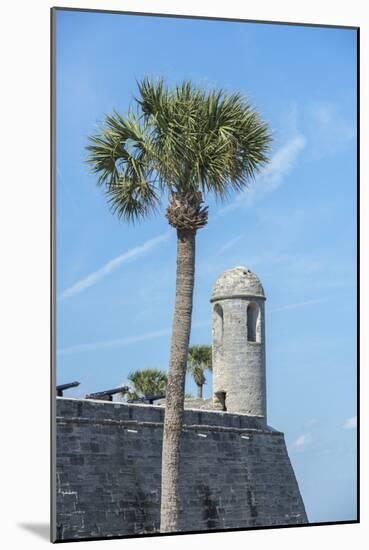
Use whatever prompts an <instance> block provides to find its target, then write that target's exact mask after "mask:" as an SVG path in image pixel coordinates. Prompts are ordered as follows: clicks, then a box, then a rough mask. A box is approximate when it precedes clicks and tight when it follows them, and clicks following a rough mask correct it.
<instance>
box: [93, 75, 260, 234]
mask: <svg viewBox="0 0 369 550" xmlns="http://www.w3.org/2000/svg"><path fill="white" fill-rule="evenodd" d="M138 92H139V93H138V97H137V98H136V106H137V109H136V111H135V112H133V110H130V111H129V113H128V115H127V116H126V117H125V118H124V117H122V116H121V115H120V114H119V113H117V112H116V111H115V112H114V113H113V114H112V115H109V116H107V117H106V119H105V123H104V125H103V127H102V129H101V131H100V132H99V133H98V134H97V135H95V136H92V137H90V138H89V139H90V144H89V146H88V147H87V149H88V151H89V156H88V159H87V160H88V163H89V164H90V165H91V166H92V170H93V172H95V173H97V174H98V184H100V185H104V186H105V188H106V192H107V194H108V200H109V203H110V206H111V208H112V209H113V211H114V212H115V213H116V214H117V215H118V216H119V217H122V218H125V219H127V220H136V219H138V218H142V217H145V216H147V215H149V214H150V213H152V212H153V211H155V210H156V209H157V207H158V206H159V205H160V202H161V198H162V196H163V195H165V194H169V198H170V200H171V203H172V205H173V208H172V211H171V210H170V209H169V212H168V213H167V217H168V221H169V223H170V224H171V225H173V226H174V227H176V228H180V227H182V228H188V227H193V228H194V229H199V228H200V227H203V225H205V224H206V222H207V211H206V210H207V209H206V208H201V206H200V204H201V202H202V198H203V196H204V195H205V194H206V193H208V192H214V193H215V194H216V195H217V196H218V197H224V196H226V195H227V194H228V193H229V192H230V191H231V190H232V189H236V190H237V189H240V188H242V187H244V186H245V185H247V183H248V181H249V180H250V179H252V178H253V177H254V176H255V174H256V173H257V171H258V170H259V169H260V167H261V166H262V165H263V164H265V163H266V162H267V160H268V159H267V152H268V147H269V143H270V141H271V137H270V133H269V130H268V126H267V124H266V123H264V122H263V121H261V119H260V117H259V115H258V114H257V113H256V111H255V110H254V109H253V108H252V107H251V106H250V105H249V104H248V103H247V102H246V100H245V99H244V98H243V97H242V96H241V95H240V94H239V93H226V92H225V91H223V90H210V91H205V90H203V89H201V88H198V87H196V86H195V85H193V84H192V83H191V82H188V81H187V82H184V83H183V84H182V85H178V86H176V87H174V88H173V89H169V88H168V87H167V86H165V85H164V82H163V81H162V80H157V81H156V82H153V81H151V80H149V79H147V78H145V79H144V80H143V81H142V82H141V83H138Z"/></svg>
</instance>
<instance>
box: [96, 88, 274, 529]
mask: <svg viewBox="0 0 369 550" xmlns="http://www.w3.org/2000/svg"><path fill="white" fill-rule="evenodd" d="M270 142H271V135H270V132H269V128H268V125H267V124H266V123H265V122H263V121H262V120H261V119H260V117H259V115H258V113H257V112H256V111H255V110H254V109H253V108H252V107H251V106H250V104H249V103H247V102H246V100H245V99H244V98H243V97H242V95H241V94H239V93H227V92H225V91H223V90H216V89H214V90H204V89H202V88H199V87H196V86H195V85H193V84H192V83H191V82H188V81H187V82H183V83H182V84H181V85H177V86H175V87H173V88H169V87H168V86H166V85H165V84H164V82H163V81H162V80H157V81H152V80H150V79H148V78H145V79H143V80H142V81H141V82H139V83H138V96H137V97H136V109H135V111H133V110H130V111H129V112H128V114H127V115H126V116H125V117H123V116H122V115H120V114H119V113H118V112H116V111H114V112H113V113H112V114H111V115H108V116H107V117H106V119H105V122H104V124H103V126H102V128H101V131H100V132H99V133H98V134H96V135H95V136H93V137H91V138H90V145H89V146H88V150H89V158H88V162H89V163H90V165H91V167H92V170H93V172H95V173H96V174H98V179H97V183H98V184H99V185H101V186H103V187H104V188H105V190H106V194H107V199H108V201H109V204H110V206H111V208H112V210H113V212H115V213H116V214H117V215H118V216H119V217H120V218H123V219H125V220H127V221H135V220H137V219H140V218H144V217H146V216H148V215H149V214H151V213H153V212H154V211H156V210H157V209H158V207H159V206H160V204H161V201H162V200H163V199H168V205H167V208H166V218H167V220H168V223H169V224H170V225H171V226H172V227H173V228H174V229H175V230H176V233H177V270H176V295H175V306H174V317H173V326H172V339H171V348H170V359H169V371H168V385H167V392H166V410H165V419H164V433H163V453H162V486H161V526H160V529H161V531H162V532H173V531H178V530H179V497H178V494H179V491H178V488H179V452H180V434H181V429H182V419H183V402H184V386H185V375H186V364H187V355H188V345H189V338H190V331H191V316H192V299H193V288H194V277H195V238H196V232H197V231H198V230H199V229H201V228H203V227H204V226H205V225H206V224H207V221H208V208H207V206H204V203H203V201H204V198H205V196H206V195H207V194H213V195H215V196H216V197H218V198H221V199H222V198H224V197H226V196H227V195H228V194H229V193H230V192H231V191H232V190H236V191H238V190H241V189H244V188H245V186H247V184H248V182H249V181H250V180H251V179H253V178H254V176H255V174H256V173H257V172H258V170H259V169H260V168H261V167H262V166H263V165H264V164H265V163H266V162H267V161H268V149H269V144H270Z"/></svg>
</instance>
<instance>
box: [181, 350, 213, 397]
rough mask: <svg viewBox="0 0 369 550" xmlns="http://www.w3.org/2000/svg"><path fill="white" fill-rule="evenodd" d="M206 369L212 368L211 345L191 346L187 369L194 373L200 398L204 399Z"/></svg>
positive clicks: (193, 376)
mask: <svg viewBox="0 0 369 550" xmlns="http://www.w3.org/2000/svg"><path fill="white" fill-rule="evenodd" d="M206 369H209V370H212V359H211V346H191V347H190V348H189V350H188V363H187V371H188V372H189V373H190V374H191V375H192V378H193V379H194V382H195V384H196V386H197V398H198V399H202V387H203V385H204V384H205V383H206V378H205V374H204V371H205V370H206Z"/></svg>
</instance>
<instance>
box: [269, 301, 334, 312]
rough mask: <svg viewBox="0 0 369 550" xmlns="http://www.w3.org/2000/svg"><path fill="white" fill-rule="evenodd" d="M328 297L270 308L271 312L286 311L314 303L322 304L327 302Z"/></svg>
mask: <svg viewBox="0 0 369 550" xmlns="http://www.w3.org/2000/svg"><path fill="white" fill-rule="evenodd" d="M327 300H328V298H317V299H315V300H306V301H305V302H296V303H295V304H287V305H285V306H281V307H276V308H274V309H271V310H269V313H275V312H277V311H285V310H287V309H296V308H298V307H304V306H310V305H313V304H320V303H322V302H326V301H327Z"/></svg>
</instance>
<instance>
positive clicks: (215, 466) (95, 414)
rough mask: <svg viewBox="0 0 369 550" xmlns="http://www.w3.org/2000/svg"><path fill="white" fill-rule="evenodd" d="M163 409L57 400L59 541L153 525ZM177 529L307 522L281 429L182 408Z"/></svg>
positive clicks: (141, 530) (146, 530)
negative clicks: (178, 526) (182, 422)
mask: <svg viewBox="0 0 369 550" xmlns="http://www.w3.org/2000/svg"><path fill="white" fill-rule="evenodd" d="M163 418H164V408H163V407H156V406H150V405H127V404H123V403H114V402H113V403H109V402H103V401H92V400H78V399H68V398H65V397H61V398H57V495H56V498H57V503H56V509H57V536H58V540H70V539H72V540H76V539H79V538H92V537H109V536H119V535H133V534H135V535H137V534H143V533H157V532H158V531H159V512H160V483H161V445H162V426H163ZM180 479H181V486H180V501H181V525H180V530H181V531H208V530H212V529H232V528H242V527H254V526H269V525H291V524H301V523H306V522H307V518H306V514H305V509H304V505H303V501H302V499H301V496H300V492H299V489H298V485H297V482H296V479H295V476H294V473H293V469H292V467H291V464H290V460H289V458H288V454H287V449H286V446H285V442H284V437H283V434H282V433H280V432H278V431H276V430H273V429H271V428H268V427H266V426H265V425H264V423H263V422H262V421H260V420H258V419H257V418H255V417H250V416H246V415H237V414H231V413H228V412H225V413H224V412H215V411H214V412H211V411H204V410H186V411H185V413H184V428H183V437H182V449H181V468H180Z"/></svg>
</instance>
